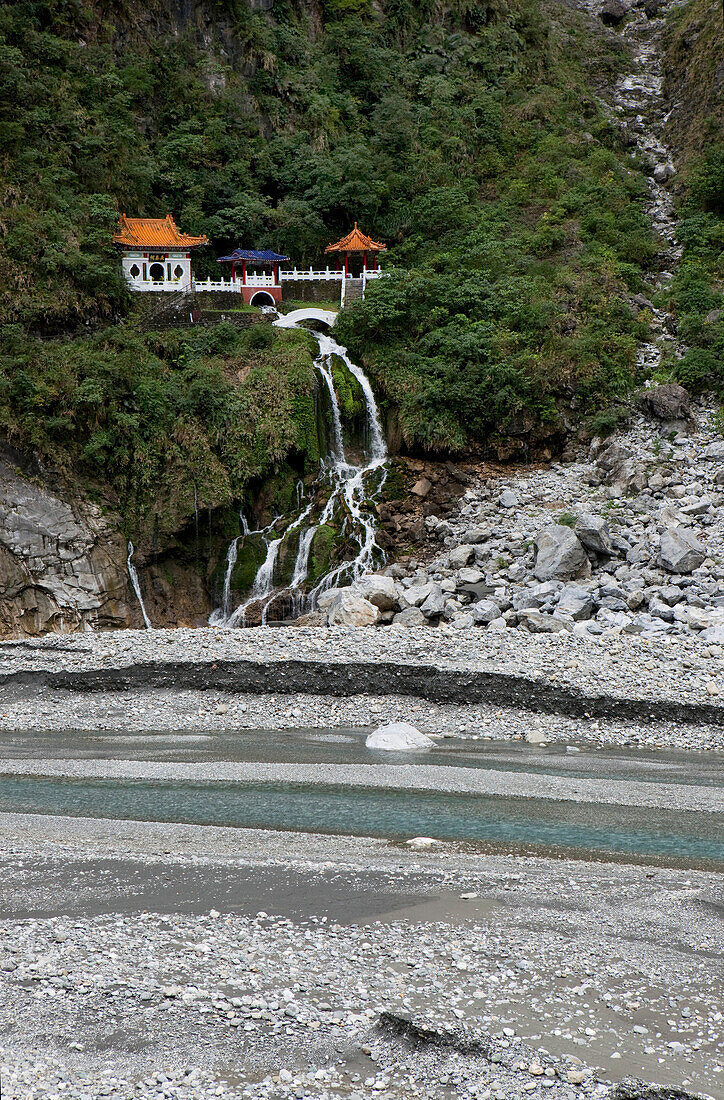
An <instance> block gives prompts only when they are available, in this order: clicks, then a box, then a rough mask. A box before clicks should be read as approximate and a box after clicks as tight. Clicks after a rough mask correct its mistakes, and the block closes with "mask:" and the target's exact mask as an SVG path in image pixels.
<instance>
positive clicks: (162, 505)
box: [0, 324, 319, 537]
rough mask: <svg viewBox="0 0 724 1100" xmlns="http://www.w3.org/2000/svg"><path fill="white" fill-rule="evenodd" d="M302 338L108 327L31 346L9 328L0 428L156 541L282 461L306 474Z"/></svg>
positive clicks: (306, 368)
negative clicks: (82, 483) (83, 483)
mask: <svg viewBox="0 0 724 1100" xmlns="http://www.w3.org/2000/svg"><path fill="white" fill-rule="evenodd" d="M307 339H308V338H307V336H306V334H305V333H303V332H298V331H284V330H277V329H272V328H271V326H267V325H264V326H261V325H257V326H254V327H252V328H249V329H247V330H246V331H244V332H241V333H239V332H237V331H235V329H234V328H233V327H232V326H231V325H228V324H220V325H217V326H215V327H214V328H211V329H196V330H194V331H193V332H191V333H181V332H179V331H171V332H169V333H165V334H153V335H149V336H142V335H139V334H138V333H135V332H133V331H132V330H130V329H127V328H122V327H120V326H118V327H112V328H108V329H106V330H105V331H103V332H102V333H99V334H97V335H95V336H91V337H89V338H87V339H79V340H75V341H73V342H71V343H68V344H63V343H59V342H53V343H45V344H42V345H41V344H39V343H35V344H29V343H28V342H27V341H24V340H23V339H22V338H21V336H20V335H19V334H18V332H17V331H16V332H15V336H14V339H13V336H12V334H8V338H7V340H6V346H5V349H4V354H3V355H2V356H0V431H1V432H2V433H3V434H5V435H6V436H7V437H8V438H9V439H10V440H11V442H21V443H25V444H29V445H30V446H31V447H32V448H33V450H34V451H35V453H36V454H37V455H38V456H39V457H40V459H41V460H42V461H44V462H45V463H47V464H48V465H49V466H51V467H54V468H56V469H59V470H60V471H61V472H62V473H66V474H68V475H70V474H72V473H73V472H75V473H77V474H81V475H82V476H83V477H84V480H85V481H86V484H88V485H91V486H95V488H96V490H97V491H98V492H99V494H100V497H101V499H102V500H104V501H105V502H107V503H108V502H110V503H112V504H114V505H115V506H117V507H120V508H121V509H122V511H123V512H124V514H125V516H126V520H127V524H128V526H129V529H132V530H134V531H135V530H138V529H144V528H145V529H146V530H148V529H149V528H150V529H152V530H153V531H154V532H155V534H156V535H159V536H161V537H163V536H165V535H168V534H169V533H170V532H171V531H173V530H174V529H176V528H177V527H178V525H179V524H180V523H181V522H182V521H183V518H184V517H185V516H188V515H189V513H193V511H194V508H195V507H196V506H198V507H199V508H214V507H219V506H223V505H226V504H229V503H230V502H231V501H232V500H235V499H239V498H240V497H241V496H242V495H243V492H244V488H245V486H246V485H247V483H248V482H249V480H250V479H253V478H256V479H260V478H264V477H268V476H269V475H270V474H271V473H273V471H274V469H275V466H276V465H277V464H278V463H280V462H281V461H283V460H287V459H290V458H291V459H293V460H294V461H295V463H296V465H297V468H298V469H299V471H300V472H304V470H305V467H306V468H307V469H309V468H313V467H314V466H315V465H316V463H317V462H318V459H319V453H318V444H317V429H316V419H315V410H314V401H313V398H312V396H311V394H312V390H313V374H312V369H311V360H310V356H309V348H308V344H307ZM68 463H72V468H71V467H69V466H68Z"/></svg>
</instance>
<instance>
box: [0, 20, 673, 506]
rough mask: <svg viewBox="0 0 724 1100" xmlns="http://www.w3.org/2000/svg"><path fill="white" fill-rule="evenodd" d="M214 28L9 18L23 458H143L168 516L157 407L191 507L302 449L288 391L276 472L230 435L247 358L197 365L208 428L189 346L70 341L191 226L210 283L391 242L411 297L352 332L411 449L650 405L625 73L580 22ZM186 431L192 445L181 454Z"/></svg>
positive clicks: (395, 281) (3, 277) (8, 409)
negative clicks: (239, 266) (232, 273)
mask: <svg viewBox="0 0 724 1100" xmlns="http://www.w3.org/2000/svg"><path fill="white" fill-rule="evenodd" d="M197 15H198V18H194V19H193V20H191V19H190V18H188V16H187V9H186V8H185V7H184V6H183V5H181V4H177V3H175V2H174V0H151V2H150V3H149V4H146V5H144V6H143V8H141V7H139V6H137V5H136V3H135V0H125V2H124V3H119V4H118V5H117V6H113V7H112V8H109V5H107V4H101V3H100V2H97V3H96V2H94V0H85V2H84V0H19V2H16V3H9V4H5V5H3V6H2V7H0V195H1V196H2V206H3V216H2V223H1V224H0V235H1V244H2V250H1V255H0V321H4V322H5V323H10V324H13V325H15V326H16V327H15V329H14V331H15V337H14V339H13V343H12V345H11V346H9V347H8V348H7V349H6V350H7V354H6V356H5V359H4V368H3V378H2V391H1V394H0V397H1V400H2V417H3V424H4V427H5V430H6V431H7V432H8V433H10V434H12V435H13V437H14V438H17V439H19V440H21V441H25V442H26V443H29V444H31V445H32V446H33V447H36V448H39V449H40V450H41V452H42V453H43V454H45V455H47V456H49V457H51V458H52V460H53V461H54V462H56V463H58V464H65V466H66V467H67V468H70V467H76V466H77V465H78V464H80V465H81V466H82V468H83V470H84V471H89V470H90V471H91V472H92V473H93V475H94V476H97V477H99V478H107V477H109V476H111V475H110V474H109V471H110V470H111V469H115V470H116V473H114V474H113V476H114V478H115V479H116V481H117V480H118V477H119V476H120V475H119V474H118V472H117V471H118V470H121V469H126V468H127V467H128V466H129V463H131V457H130V456H131V455H132V456H133V462H137V463H138V464H139V467H140V469H139V472H138V474H137V475H136V479H137V494H140V495H141V496H142V495H143V493H146V494H147V502H146V507H150V501H151V500H152V499H153V495H154V493H156V492H158V488H157V486H158V481H157V469H158V467H157V464H156V459H155V458H153V459H149V460H148V470H147V471H146V470H145V465H144V464H145V462H146V459H145V458H142V456H145V455H146V453H147V451H146V447H147V445H149V444H148V439H147V437H146V436H145V435H144V430H145V429H144V428H143V425H144V424H145V420H146V408H145V404H144V403H145V402H146V399H147V398H146V388H147V387H148V386H150V388H151V391H152V392H153V395H154V402H155V401H157V402H158V407H159V413H158V419H157V421H156V422H155V423H156V425H157V428H154V432H153V433H152V435H153V438H154V439H155V440H156V442H154V443H153V445H152V448H151V449H152V450H153V448H156V447H157V448H158V450H159V453H163V452H164V450H165V451H166V452H167V455H168V456H169V458H168V461H173V463H175V464H176V465H175V468H177V470H178V475H177V477H178V480H179V482H181V481H183V482H185V483H186V485H187V486H188V485H191V484H195V483H200V481H201V480H203V479H204V478H209V479H211V481H213V480H214V478H218V482H219V486H220V488H219V489H218V492H217V493H216V496H223V495H224V494H227V495H228V493H233V492H237V491H238V489H239V486H240V485H241V484H242V483H243V482H244V479H245V478H248V477H250V476H252V473H253V472H257V473H258V472H259V471H260V470H261V469H262V468H266V467H265V464H266V466H267V467H268V465H269V464H270V463H272V462H274V461H275V456H277V455H279V454H281V452H282V451H283V449H284V447H285V446H288V447H293V446H298V445H299V444H298V441H297V440H296V435H295V432H296V428H295V426H294V424H293V423H292V421H291V420H290V419H288V417H291V415H292V413H291V411H289V410H290V409H291V408H292V406H293V402H292V405H291V406H290V405H289V402H286V403H282V405H281V407H280V408H281V411H275V409H274V406H273V405H270V406H269V408H267V407H266V406H264V405H263V401H264V400H267V399H268V400H269V401H270V402H277V401H278V400H279V399H280V397H281V392H280V391H276V390H275V391H274V392H272V389H268V390H267V389H264V387H260V388H259V390H258V401H259V402H260V404H258V406H257V409H256V419H257V420H258V421H259V422H260V423H263V422H265V419H268V418H271V419H272V420H274V417H275V416H276V418H277V419H276V421H275V424H274V427H275V431H276V432H277V434H276V435H275V436H274V441H273V442H270V443H269V450H268V453H264V454H263V455H262V454H261V453H260V452H258V451H255V450H254V448H255V447H257V448H258V447H261V449H262V450H263V449H264V445H263V444H261V443H259V442H258V439H257V443H256V444H254V446H251V445H250V444H249V443H248V440H247V439H246V437H245V435H244V431H243V430H242V429H241V428H238V429H237V428H234V429H233V430H232V429H231V428H229V427H224V429H223V431H222V430H221V428H220V427H219V422H220V421H223V423H224V424H225V425H228V424H229V423H230V422H231V421H232V420H234V419H236V418H237V410H236V406H235V404H234V403H235V401H236V400H237V398H236V397H235V396H234V394H233V393H232V390H233V389H234V387H235V386H236V384H237V383H236V382H235V381H234V377H235V376H234V372H233V370H231V371H230V370H229V369H228V366H229V364H228V363H227V360H233V357H234V355H235V351H234V348H233V347H224V348H222V349H219V350H217V352H215V353H214V355H213V356H210V355H209V354H207V353H203V354H202V353H200V352H198V353H196V352H193V353H192V352H188V354H189V355H190V356H191V359H192V360H193V362H196V363H201V364H207V363H208V362H209V360H210V359H211V360H212V361H213V362H214V363H215V366H214V367H213V371H212V374H213V377H214V379H216V381H215V382H214V383H213V385H211V381H210V378H211V376H210V375H209V374H208V370H209V369H211V368H208V366H203V368H199V369H201V370H202V374H203V377H204V379H205V380H206V383H208V385H210V386H211V389H212V390H213V391H214V394H215V396H214V397H213V399H211V398H209V400H210V405H209V410H210V415H209V417H207V416H206V414H205V413H203V414H202V412H200V411H194V408H195V406H193V400H195V398H190V400H191V401H192V405H191V410H190V411H189V407H188V406H187V405H186V404H185V402H186V400H187V399H186V397H185V396H184V391H185V389H186V387H187V386H188V385H189V381H190V376H189V374H188V371H189V370H192V371H193V370H194V369H196V368H192V367H190V366H189V365H188V362H187V360H185V359H184V358H183V355H181V353H180V352H179V353H178V354H176V353H172V352H170V351H169V348H171V346H172V345H173V344H174V339H175V340H176V346H178V347H181V346H182V345H183V346H184V347H187V348H188V347H190V346H191V345H190V344H189V341H188V340H186V339H185V338H184V339H183V340H182V338H181V337H178V336H177V337H172V336H169V337H168V338H167V339H166V341H165V342H164V346H163V348H161V347H155V348H154V347H152V346H151V344H152V341H149V340H148V339H145V338H141V337H139V336H135V335H132V334H130V333H128V332H125V331H123V330H122V329H116V328H114V327H113V326H112V325H111V327H109V328H107V329H106V331H104V332H103V333H102V334H101V335H96V336H92V337H83V338H80V337H78V336H77V335H76V336H75V337H74V339H70V340H69V339H68V334H73V333H77V332H78V331H80V330H81V326H82V324H83V322H86V321H89V320H90V321H91V322H92V323H97V321H98V319H106V320H107V321H108V322H113V324H117V323H118V322H119V320H120V319H121V318H123V317H124V316H127V315H128V311H129V310H130V309H131V308H132V306H131V302H130V296H129V295H128V294H127V292H126V291H125V289H124V287H123V284H122V281H121V278H120V271H119V264H118V260H117V257H116V256H115V255H114V251H113V247H112V245H111V244H110V243H109V242H110V235H111V230H112V227H113V224H114V220H115V217H116V213H117V211H119V210H123V211H125V212H127V213H130V214H145V215H163V214H165V213H167V212H173V214H174V216H175V217H176V219H177V221H178V223H179V224H180V226H181V227H182V228H183V229H184V230H186V231H188V232H194V233H197V232H204V233H206V234H208V235H209V237H210V238H211V239H212V243H213V248H212V249H210V250H208V254H207V256H206V258H205V259H204V257H203V255H200V256H199V259H198V260H197V261H196V262H197V266H199V265H200V266H201V268H202V269H203V266H204V264H205V265H206V266H207V269H208V270H214V269H215V261H214V253H215V252H220V251H222V250H225V249H227V248H228V247H229V246H230V245H237V244H241V243H245V244H255V245H257V246H259V247H264V246H270V247H273V248H275V249H278V250H281V251H284V252H286V253H288V254H290V255H292V256H293V257H294V258H295V259H298V260H301V261H304V260H312V259H316V258H317V257H318V255H319V252H320V249H321V247H322V246H323V245H324V244H325V243H326V242H327V241H328V240H330V239H332V238H333V237H335V236H337V235H338V234H340V233H341V232H343V231H345V230H347V229H348V228H349V226H350V224H351V222H352V221H353V220H355V219H356V220H359V221H360V223H361V224H362V225H363V226H364V228H365V229H366V230H367V231H368V232H371V233H372V234H373V235H374V236H378V237H382V238H384V239H386V240H387V241H388V242H389V243H390V246H391V247H390V250H389V253H388V259H387V263H388V266H389V267H390V268H391V269H395V270H397V271H399V272H401V273H400V274H399V275H397V274H396V275H394V276H393V277H392V278H391V279H390V280H389V281H385V282H384V285H382V284H380V285H378V286H377V287H376V288H375V290H374V291H372V292H371V293H370V295H369V298H368V299H367V301H366V302H365V303H364V305H363V306H361V307H359V308H358V309H356V310H355V311H354V312H351V313H350V317H349V319H348V320H347V321H346V322H345V329H344V334H345V338H346V339H347V340H348V341H349V343H350V345H351V346H352V347H354V349H355V351H356V352H357V353H359V354H361V355H363V356H364V358H365V362H366V363H368V364H369V365H370V369H371V370H372V371H373V372H374V374H375V376H376V379H377V383H378V385H379V387H380V388H381V390H382V392H383V394H384V397H385V400H386V402H387V406H388V410H389V413H390V416H391V418H393V419H394V418H395V417H396V416H397V414H398V410H399V423H400V426H401V429H402V435H403V438H404V440H405V441H406V443H407V445H408V446H410V447H420V448H433V449H438V450H439V449H460V448H463V447H466V446H468V445H470V444H473V443H475V442H476V440H479V439H480V438H481V436H482V434H484V433H485V432H486V431H488V429H489V428H490V427H491V425H494V424H496V425H497V426H498V427H502V428H503V429H505V427H506V424H508V423H509V422H510V418H511V417H514V416H517V415H518V414H524V415H525V416H526V417H528V418H530V419H531V420H532V421H535V420H536V419H541V418H542V419H544V420H545V419H548V420H550V419H551V418H553V417H554V416H555V415H556V405H557V403H558V402H559V400H560V399H561V398H565V400H566V401H570V400H574V401H578V403H579V405H580V406H581V407H583V408H584V409H585V408H588V407H593V406H594V405H596V404H598V403H600V402H605V401H606V400H607V399H608V397H609V396H610V395H611V394H615V393H617V392H620V391H622V390H624V389H625V388H627V387H628V386H630V385H631V383H632V381H633V380H634V365H635V355H634V347H635V340H636V337H637V336H638V335H640V334H641V332H642V331H643V328H644V327H645V320H646V319H645V317H640V318H638V319H636V318H635V316H634V315H633V314H632V312H631V311H630V309H629V307H628V305H627V304H626V295H627V292H628V291H629V290H638V289H642V284H641V270H642V265H644V266H645V264H646V261H647V259H648V257H649V256H650V255H651V253H652V251H653V249H654V244H653V242H652V240H651V237H650V233H649V229H648V226H647V223H646V221H645V218H644V216H643V214H642V202H641V199H642V196H643V194H644V186H643V177H642V176H641V174H640V173H639V171H638V168H637V166H636V165H634V164H633V163H632V162H631V160H630V157H629V155H628V154H627V153H626V152H625V151H624V150H623V149H622V147H621V146H620V143H619V139H618V135H617V133H616V131H615V130H614V128H613V127H612V126H611V124H610V123H609V122H608V121H607V119H606V118H605V117H604V115H603V114H602V113H601V110H600V106H599V103H598V100H597V98H596V96H595V95H594V94H593V92H592V85H593V84H594V83H595V79H594V78H599V77H600V76H601V75H602V71H603V70H606V71H608V72H609V75H610V72H611V71H613V69H615V67H616V65H617V64H618V60H617V57H616V56H614V55H612V54H611V53H610V52H609V48H608V47H607V46H605V44H604V43H605V40H604V39H601V40H600V41H599V40H596V41H595V42H592V41H591V40H590V38H589V37H587V36H588V35H589V33H590V32H589V31H586V30H584V29H583V24H579V23H578V22H577V19H578V16H577V15H576V13H575V12H574V11H569V10H566V12H565V22H563V21H562V15H561V11H560V9H552V10H551V11H549V10H548V9H547V8H546V6H545V0H489V2H486V0H483V2H477V0H457V2H456V3H455V4H454V5H452V4H451V5H449V6H447V7H445V6H443V5H437V6H436V7H435V9H434V12H433V10H432V9H431V8H430V7H429V5H428V4H427V2H426V0H418V2H415V3H412V0H383V2H381V3H375V4H373V3H372V2H371V0H323V2H322V3H321V5H320V4H319V3H317V2H314V3H301V2H299V0H275V3H274V7H273V10H272V11H271V12H270V13H264V12H255V13H253V12H252V11H251V10H250V9H249V8H248V7H247V5H246V3H245V2H244V0H227V2H222V0H217V2H215V3H213V4H212V3H211V0H209V2H208V4H207V6H206V7H205V8H204V7H203V5H202V6H201V7H200V8H199V10H198V12H197ZM199 28H203V29H199ZM587 66H595V67H596V68H595V70H594V69H593V68H587ZM202 273H203V272H202ZM38 335H40V336H43V337H46V338H47V337H54V339H52V340H50V341H48V340H47V339H46V342H45V343H44V344H43V345H42V346H40V345H38V344H37V337H38ZM192 343H193V342H192ZM184 354H186V353H184ZM189 362H190V360H189ZM265 362H268V364H269V365H270V366H269V370H270V371H271V369H272V367H271V365H272V364H273V362H274V359H273V356H271V355H270V356H269V358H268V360H265ZM64 365H65V366H64ZM194 377H195V376H194ZM307 377H308V378H310V377H311V375H310V374H309V372H307ZM99 378H100V379H108V380H109V381H107V382H104V383H103V384H100V383H99V382H98V379H99ZM223 378H225V379H226V380H227V381H226V382H223V383H222V379H223ZM110 379H112V382H111V381H110ZM206 383H205V384H206ZM99 385H100V389H99V388H98V387H99ZM76 386H77V387H78V393H77V394H76V393H75V392H74V387H76ZM104 386H105V389H104ZM269 386H271V380H269ZM113 387H117V389H118V392H119V394H120V393H122V394H123V404H122V409H123V416H126V417H127V421H126V423H125V426H124V429H123V430H120V428H119V430H118V431H116V429H113V430H112V431H109V433H108V435H107V436H105V435H104V434H103V432H104V431H106V429H105V427H101V428H98V430H96V429H95V428H93V430H92V431H91V433H90V437H89V439H86V437H85V435H84V434H83V432H82V431H81V430H80V428H79V425H80V424H81V423H82V422H83V419H82V417H81V416H80V410H83V415H85V413H86V412H87V411H88V409H89V408H91V407H92V406H93V404H94V402H95V404H96V406H97V407H98V408H100V407H101V406H102V404H103V401H104V400H105V396H107V391H112V389H113ZM218 387H220V388H221V389H220V390H219V389H218ZM59 388H60V389H61V390H62V391H63V397H62V400H61V406H62V407H61V408H60V409H59V408H58V405H57V400H56V397H57V394H56V391H57V390H58V389H59ZM201 388H202V389H203V388H204V387H201ZM46 391H47V392H46ZM192 392H193V393H197V392H198V389H196V390H193V391H192ZM87 394H90V396H89V397H88V396H85V395H87ZM247 396H248V395H247ZM206 400H207V397H206V396H205V397H204V401H206ZM112 404H113V401H112V400H111V405H112ZM119 408H120V406H119ZM89 415H90V414H89ZM179 417H180V418H181V421H182V422H183V423H184V425H187V424H188V422H191V423H193V425H194V430H193V432H191V435H190V436H189V437H188V441H186V436H185V434H184V432H183V431H182V432H180V436H181V437H182V440H183V442H181V443H178V442H177V439H176V436H178V435H179V430H178V419H179ZM101 421H102V417H101ZM93 423H94V422H93V419H92V416H90V419H89V420H88V425H90V426H91V427H92V425H93ZM120 423H121V422H120V421H119V426H120ZM243 423H244V420H243V418H241V419H240V420H239V424H243ZM99 433H100V434H99ZM154 433H155V434H154ZM255 438H257V437H255ZM91 440H92V442H91ZM250 446H251V450H250ZM115 448H118V456H117V462H116V460H115V459H114V457H113V456H114V451H115ZM252 452H253V453H252ZM307 453H308V452H307ZM209 455H213V456H214V462H212V463H210V464H209V458H208V456H209ZM171 456H172V457H171ZM211 495H212V496H213V495H214V494H211ZM134 499H135V498H134Z"/></svg>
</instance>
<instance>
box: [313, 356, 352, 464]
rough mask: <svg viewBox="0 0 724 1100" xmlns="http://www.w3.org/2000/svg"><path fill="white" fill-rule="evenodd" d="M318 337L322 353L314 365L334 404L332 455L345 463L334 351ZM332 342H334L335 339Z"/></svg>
mask: <svg viewBox="0 0 724 1100" xmlns="http://www.w3.org/2000/svg"><path fill="white" fill-rule="evenodd" d="M317 339H318V340H319V351H320V354H319V355H318V356H317V358H316V359H315V360H314V366H315V368H316V370H318V371H319V373H320V375H321V376H322V378H323V379H324V384H325V385H326V387H327V392H328V393H329V401H330V404H331V406H332V428H333V430H334V451H333V453H332V457H333V458H335V459H336V460H337V463H344V462H346V459H345V456H344V440H343V439H342V417H341V416H340V412H339V401H338V400H337V392H336V390H335V388H334V380H333V378H332V366H331V356H332V352H331V351H324V350H323V349H322V337H321V336H319V337H317ZM331 342H332V343H334V341H331Z"/></svg>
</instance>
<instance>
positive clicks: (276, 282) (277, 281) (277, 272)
mask: <svg viewBox="0 0 724 1100" xmlns="http://www.w3.org/2000/svg"><path fill="white" fill-rule="evenodd" d="M274 283H275V285H276V286H278V285H279V264H274Z"/></svg>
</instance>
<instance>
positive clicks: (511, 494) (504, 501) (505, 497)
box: [498, 489, 520, 508]
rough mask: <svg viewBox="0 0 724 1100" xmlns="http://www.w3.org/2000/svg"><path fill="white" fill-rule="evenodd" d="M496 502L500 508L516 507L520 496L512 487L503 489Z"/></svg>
mask: <svg viewBox="0 0 724 1100" xmlns="http://www.w3.org/2000/svg"><path fill="white" fill-rule="evenodd" d="M498 504H499V505H500V507H501V508H517V507H518V506H519V504H520V497H519V496H518V494H517V493H516V492H515V490H514V489H503V492H502V493H501V494H500V497H499V499H498Z"/></svg>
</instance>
